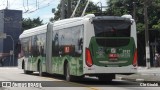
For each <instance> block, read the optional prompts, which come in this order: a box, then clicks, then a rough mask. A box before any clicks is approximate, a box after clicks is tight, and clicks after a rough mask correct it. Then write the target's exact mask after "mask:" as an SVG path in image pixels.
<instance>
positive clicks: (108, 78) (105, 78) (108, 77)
mask: <svg viewBox="0 0 160 90" xmlns="http://www.w3.org/2000/svg"><path fill="white" fill-rule="evenodd" d="M98 79H99V80H100V81H112V79H115V74H107V75H100V76H98Z"/></svg>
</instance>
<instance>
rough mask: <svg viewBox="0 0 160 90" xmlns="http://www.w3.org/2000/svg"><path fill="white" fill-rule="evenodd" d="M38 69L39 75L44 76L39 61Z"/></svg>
mask: <svg viewBox="0 0 160 90" xmlns="http://www.w3.org/2000/svg"><path fill="white" fill-rule="evenodd" d="M38 71H39V76H44V73H43V72H42V63H41V62H39V64H38Z"/></svg>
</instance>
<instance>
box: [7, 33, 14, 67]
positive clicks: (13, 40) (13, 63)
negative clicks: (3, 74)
mask: <svg viewBox="0 0 160 90" xmlns="http://www.w3.org/2000/svg"><path fill="white" fill-rule="evenodd" d="M6 36H7V37H10V38H11V40H12V42H13V46H12V49H13V66H14V39H13V37H12V36H11V35H6Z"/></svg>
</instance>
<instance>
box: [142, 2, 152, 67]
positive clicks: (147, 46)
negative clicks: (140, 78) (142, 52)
mask: <svg viewBox="0 0 160 90" xmlns="http://www.w3.org/2000/svg"><path fill="white" fill-rule="evenodd" d="M147 7H148V0H145V1H144V22H145V43H146V67H147V68H148V69H149V68H150V66H151V65H150V48H149V34H148V12H147Z"/></svg>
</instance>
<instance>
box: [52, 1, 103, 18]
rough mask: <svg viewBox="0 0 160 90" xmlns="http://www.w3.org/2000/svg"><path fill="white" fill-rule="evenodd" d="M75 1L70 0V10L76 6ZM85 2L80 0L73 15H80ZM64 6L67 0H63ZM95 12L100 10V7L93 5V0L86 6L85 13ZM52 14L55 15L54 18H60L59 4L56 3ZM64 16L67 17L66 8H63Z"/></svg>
mask: <svg viewBox="0 0 160 90" xmlns="http://www.w3.org/2000/svg"><path fill="white" fill-rule="evenodd" d="M77 1H78V0H71V2H72V7H71V8H72V10H71V12H73V10H74V8H75V7H76V5H77ZM86 3H87V0H81V2H80V5H79V7H78V8H77V11H76V14H75V17H79V16H81V14H82V12H83V9H84V7H85V5H86ZM65 6H66V9H67V0H65ZM96 12H100V8H99V7H98V6H97V5H94V3H93V2H90V3H89V5H88V8H87V10H86V13H88V14H89V13H96ZM54 15H55V17H54V20H58V19H59V18H60V4H59V5H58V7H57V11H56V12H55V13H54ZM65 18H67V10H65ZM51 20H52V19H51Z"/></svg>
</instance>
